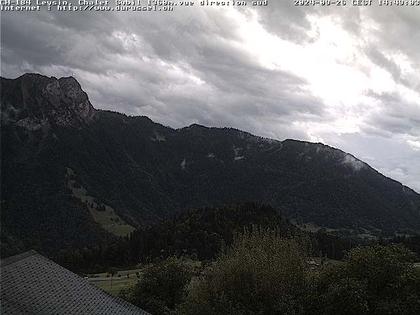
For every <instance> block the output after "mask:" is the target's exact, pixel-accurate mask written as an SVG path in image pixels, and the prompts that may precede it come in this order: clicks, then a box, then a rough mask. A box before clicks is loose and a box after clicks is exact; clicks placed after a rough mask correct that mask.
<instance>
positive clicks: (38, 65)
mask: <svg viewBox="0 0 420 315" xmlns="http://www.w3.org/2000/svg"><path fill="white" fill-rule="evenodd" d="M293 2H294V1H286V0H282V1H271V2H270V3H269V6H267V7H261V8H253V7H252V6H250V5H249V6H247V8H238V7H237V8H235V7H223V8H210V7H205V8H203V7H199V6H197V5H196V6H195V7H194V8H176V10H175V12H171V13H162V12H156V13H150V12H148V13H145V12H144V13H140V12H132V13H121V12H107V13H97V12H91V13H87V12H85V13H63V12H54V11H50V12H48V11H46V10H44V11H42V12H36V13H34V12H31V13H21V12H19V13H9V12H2V14H1V35H2V37H1V61H2V62H1V74H2V76H4V77H9V78H14V77H17V76H19V75H21V74H23V73H24V72H39V73H41V74H44V75H48V76H56V77H61V76H68V75H73V76H75V77H76V79H77V80H79V82H80V83H81V84H82V87H83V89H84V90H85V91H86V92H87V93H88V94H89V96H90V99H91V102H92V104H93V105H94V106H95V107H96V108H103V109H112V110H116V111H119V112H124V113H126V114H131V115H147V116H149V117H150V118H151V119H153V120H155V121H156V122H160V123H163V124H165V125H169V126H172V127H175V128H178V127H182V126H186V125H189V124H192V123H199V124H203V125H207V126H231V127H235V128H239V129H242V130H246V131H249V132H251V133H254V134H257V135H261V136H265V137H270V138H275V139H280V140H283V139H286V138H294V139H302V140H310V141H314V142H323V143H325V144H329V145H331V146H335V147H338V148H340V149H342V150H344V151H347V152H350V153H352V154H353V155H355V156H356V157H358V158H360V159H362V160H364V161H365V162H367V163H369V164H370V165H371V166H373V167H374V168H376V169H378V170H379V171H380V172H382V173H383V174H385V175H387V176H390V177H392V178H394V179H396V180H399V181H401V182H402V183H404V184H405V185H408V186H410V187H411V188H413V189H415V190H417V191H418V192H420V74H419V73H420V72H419V70H420V7H406V8H398V7H378V6H377V5H373V6H372V7H367V8H359V7H353V6H351V5H348V6H347V7H345V8H342V7H340V8H337V7H333V8H316V7H295V6H294V5H293ZM348 2H350V1H348ZM196 3H197V4H198V1H196Z"/></svg>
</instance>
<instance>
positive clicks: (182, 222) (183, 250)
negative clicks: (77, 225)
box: [54, 203, 420, 273]
mask: <svg viewBox="0 0 420 315" xmlns="http://www.w3.org/2000/svg"><path fill="white" fill-rule="evenodd" d="M255 226H258V227H260V228H270V229H275V230H276V231H277V233H278V234H279V235H280V236H282V237H285V238H294V239H299V240H301V242H302V244H305V247H306V249H307V251H308V252H309V253H310V254H311V255H312V256H316V257H326V258H329V259H336V260H341V259H343V258H344V257H345V255H346V253H347V252H348V251H349V250H350V249H352V248H354V247H356V246H359V245H368V244H374V243H378V244H382V245H388V244H396V243H402V244H404V245H406V246H407V247H408V248H410V249H411V250H413V251H415V252H417V253H420V248H419V244H420V242H419V237H415V236H413V237H395V238H390V239H378V240H375V241H372V240H363V239H357V238H348V237H342V236H341V237H340V236H337V235H333V234H331V233H328V232H326V231H325V230H319V231H318V232H314V233H311V232H306V231H302V230H301V229H299V228H297V227H296V226H295V225H293V224H291V223H290V222H289V221H288V220H287V219H286V218H285V217H284V216H282V215H281V214H280V213H279V211H278V210H276V209H274V208H272V207H271V206H268V205H264V204H259V203H241V204H234V205H230V206H225V207H215V208H200V209H191V210H187V211H183V212H180V213H178V214H177V215H175V216H174V217H173V218H171V219H167V220H163V221H162V222H160V223H156V224H154V225H151V226H150V227H148V228H146V229H139V230H136V231H134V232H133V233H131V234H130V235H129V236H128V237H124V238H119V239H115V240H112V241H110V242H109V244H107V245H102V244H99V245H97V246H92V247H84V248H81V249H70V250H64V249H63V250H60V251H59V252H58V254H57V255H56V256H55V257H54V259H55V260H56V261H57V262H58V263H59V264H61V265H63V266H65V267H67V268H69V269H71V270H73V271H77V272H86V273H88V272H97V271H107V270H108V269H109V268H111V267H126V266H134V265H137V264H139V263H143V264H144V263H149V262H154V261H157V260H160V259H164V258H167V257H172V256H176V257H189V258H192V259H194V260H200V261H210V260H213V259H214V258H215V257H216V256H217V254H218V252H219V251H220V250H221V249H222V248H224V247H226V246H229V245H231V243H232V241H233V238H234V235H235V233H239V232H242V231H244V230H245V229H248V228H251V227H255Z"/></svg>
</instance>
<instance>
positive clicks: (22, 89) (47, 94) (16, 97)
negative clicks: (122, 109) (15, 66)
mask: <svg viewBox="0 0 420 315" xmlns="http://www.w3.org/2000/svg"><path fill="white" fill-rule="evenodd" d="M94 116H95V109H94V108H93V106H92V104H91V103H90V102H89V98H88V96H87V94H86V93H85V92H84V91H83V90H82V88H81V86H80V84H79V83H78V82H77V81H76V80H75V79H74V78H72V77H67V78H61V79H56V78H53V77H52V78H47V77H44V76H40V75H38V74H25V75H23V76H21V77H19V78H18V79H16V80H7V79H2V123H4V124H16V125H17V126H20V127H23V128H25V129H28V130H39V129H45V128H50V127H51V126H52V125H57V126H67V127H79V128H80V127H82V126H83V124H86V123H89V122H90V121H92V120H93V119H94Z"/></svg>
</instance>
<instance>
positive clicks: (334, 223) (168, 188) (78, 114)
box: [1, 74, 420, 248]
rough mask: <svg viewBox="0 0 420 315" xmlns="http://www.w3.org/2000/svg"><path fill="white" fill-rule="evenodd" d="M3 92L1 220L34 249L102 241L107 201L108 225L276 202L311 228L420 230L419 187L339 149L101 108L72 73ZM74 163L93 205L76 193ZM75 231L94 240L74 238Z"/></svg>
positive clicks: (13, 82)
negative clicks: (162, 121)
mask: <svg viewBox="0 0 420 315" xmlns="http://www.w3.org/2000/svg"><path fill="white" fill-rule="evenodd" d="M60 80H61V81H60ZM1 88H2V98H1V113H2V117H1V118H2V125H1V128H2V136H1V137H2V145H3V151H4V152H3V153H4V154H2V177H3V175H4V182H3V185H2V196H3V197H2V206H4V208H5V211H2V225H4V227H5V230H6V231H7V237H9V238H10V237H11V239H19V238H21V239H23V240H24V241H22V242H23V243H25V244H27V243H28V239H30V238H33V239H35V240H36V242H38V243H39V246H45V244H46V243H48V244H49V243H51V244H52V245H51V246H52V247H54V248H56V247H57V245H58V241H57V242H54V241H52V240H51V239H52V235H55V237H57V238H58V240H60V239H62V238H65V239H66V240H67V243H65V245H64V246H81V245H82V244H85V243H88V242H97V241H98V240H100V239H103V238H104V237H103V235H105V234H106V235H108V234H109V233H108V234H107V232H106V231H105V230H104V229H103V228H102V227H101V222H102V221H98V219H97V218H98V217H100V216H101V215H102V216H103V215H104V213H100V211H101V210H102V209H103V208H106V209H108V210H109V209H112V211H111V210H109V211H108V212H109V216H110V217H107V218H106V220H107V222H108V223H107V224H108V225H109V224H110V222H111V221H112V220H115V224H116V227H117V228H118V224H119V223H118V222H120V223H121V225H123V224H125V226H128V225H129V226H132V227H136V228H140V227H144V226H148V225H150V224H153V222H157V221H159V220H161V219H162V218H166V217H168V216H169V215H171V213H174V212H177V211H180V210H182V209H188V208H201V207H207V206H219V205H223V204H231V203H235V202H244V201H257V202H264V203H266V204H269V205H271V206H273V207H275V208H277V209H279V211H281V212H282V213H283V214H285V215H286V216H287V217H288V218H289V219H291V220H294V222H296V224H298V225H301V226H303V225H308V224H309V225H311V226H316V227H317V228H318V227H319V228H327V229H330V230H338V231H341V232H343V231H344V232H346V233H353V234H364V233H372V234H375V235H381V234H383V233H385V234H386V233H396V232H401V233H412V232H418V231H420V195H419V194H417V193H416V192H415V191H414V190H412V189H411V188H408V187H406V186H403V185H402V184H401V183H399V182H397V181H395V180H392V179H389V178H387V177H385V176H384V175H382V174H380V173H379V172H378V171H376V170H374V169H373V168H372V167H370V166H369V165H368V164H367V163H365V162H363V161H361V160H359V159H357V158H356V157H354V156H353V155H351V154H348V153H346V152H344V151H341V150H339V149H336V148H333V147H330V146H328V145H324V144H320V143H311V142H307V141H300V140H293V139H286V140H283V141H280V140H273V139H267V138H263V137H258V136H254V135H252V134H250V133H247V132H244V131H241V130H238V129H234V128H216V127H205V126H201V125H198V124H192V125H190V126H187V127H184V128H179V129H173V128H171V127H167V126H164V125H162V124H158V123H155V122H153V121H152V120H151V119H150V118H148V117H146V116H128V115H125V114H121V113H118V112H113V111H104V110H99V109H95V108H94V107H93V106H92V104H91V103H90V101H89V98H88V95H87V94H86V93H85V92H84V91H83V90H82V87H81V86H80V84H79V83H78V82H77V81H76V80H75V79H74V78H71V77H68V78H64V79H63V78H61V79H57V78H54V77H51V78H48V77H45V76H42V75H35V74H30V75H24V76H21V77H19V78H17V79H4V78H1ZM22 121H23V122H24V123H22ZM68 169H71V170H72V172H74V175H72V176H73V177H72V179H71V180H72V183H73V184H74V185H77V187H79V186H80V187H83V189H85V190H86V196H89V198H93V199H89V200H93V201H94V202H92V204H94V207H93V208H92V205H88V204H86V201H85V204H84V203H83V200H84V199H83V198H82V199H80V198H76V197H75V196H74V195H73V194H72V191H71V189H69V187H68V179H66V178H67V177H66V176H67V175H66V174H67V172H68ZM73 184H72V185H73ZM77 187H76V186H75V187H73V186H72V187H71V188H72V189H73V191H75V190H74V189H78V188H77ZM79 197H80V196H79ZM81 200H82V201H81ZM68 209H73V210H72V211H73V212H72V213H69V210H68ZM92 209H93V210H92ZM89 211H90V212H89ZM92 211H96V212H95V215H91V214H92ZM22 217H24V219H21V218H22ZM64 218H66V219H67V220H68V222H66V221H65V220H64ZM43 220H44V221H43ZM63 220H64V221H63ZM117 221H118V222H117ZM57 222H58V223H59V224H57ZM81 222H83V224H82V223H81ZM65 223H67V225H66V224H65ZM39 226H41V227H42V226H43V227H44V229H43V230H41V231H40V228H39ZM108 230H115V229H114V228H112V229H108ZM74 232H77V233H79V234H80V233H81V232H83V233H85V234H86V238H87V239H88V241H86V240H84V239H83V238H84V236H81V237H80V238H81V239H80V240H79V241H77V242H75V241H74V240H72V234H74ZM22 233H23V236H22V237H20V236H19V235H20V234H22ZM61 234H62V235H61ZM33 235H35V237H33ZM57 235H58V236H57ZM2 237H3V235H2ZM107 237H113V236H112V235H111V236H110V235H108V236H107ZM31 241H33V240H31Z"/></svg>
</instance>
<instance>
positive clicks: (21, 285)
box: [0, 251, 148, 315]
mask: <svg viewBox="0 0 420 315" xmlns="http://www.w3.org/2000/svg"><path fill="white" fill-rule="evenodd" d="M0 291H1V306H0V307H1V308H0V313H1V314H2V315H7V314H13V315H15V314H45V315H47V314H48V315H50V314H60V315H61V314H111V315H112V314H127V315H131V314H141V315H145V314H148V313H146V312H144V311H143V310H141V309H139V308H137V307H136V306H134V305H132V304H130V303H128V302H126V301H124V300H122V299H119V298H116V297H113V296H111V295H109V294H107V293H106V292H104V291H102V290H101V289H99V288H97V287H94V286H92V285H91V284H89V282H88V281H87V280H85V279H83V278H81V277H79V276H78V275H76V274H74V273H72V272H71V271H69V270H67V269H65V268H63V267H61V266H60V265H58V264H56V263H54V262H52V261H51V260H49V259H47V258H45V257H43V256H41V255H39V254H38V253H36V252H35V251H29V252H26V253H23V254H20V255H16V256H13V257H10V258H6V259H4V260H2V261H1V287H0Z"/></svg>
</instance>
